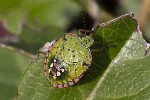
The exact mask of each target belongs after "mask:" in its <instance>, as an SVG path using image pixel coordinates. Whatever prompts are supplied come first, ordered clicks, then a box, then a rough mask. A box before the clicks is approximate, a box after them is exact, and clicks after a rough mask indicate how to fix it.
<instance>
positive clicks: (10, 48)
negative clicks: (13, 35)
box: [0, 43, 37, 59]
mask: <svg viewBox="0 0 150 100" xmlns="http://www.w3.org/2000/svg"><path fill="white" fill-rule="evenodd" d="M0 48H6V49H8V50H11V51H15V52H18V53H20V54H23V55H25V56H28V57H30V58H31V59H37V56H36V55H33V54H30V53H28V52H26V51H24V50H22V49H18V48H15V47H12V46H8V45H6V44H3V43H0Z"/></svg>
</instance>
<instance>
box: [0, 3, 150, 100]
mask: <svg viewBox="0 0 150 100" xmlns="http://www.w3.org/2000/svg"><path fill="white" fill-rule="evenodd" d="M149 6H150V1H149V0H134V1H133V0H132V1H131V0H13V1H12V0H1V2H0V99H2V100H9V99H12V98H13V97H16V95H17V83H18V81H19V78H20V76H21V75H22V74H23V72H24V71H25V69H26V68H27V65H28V64H29V62H30V61H31V60H32V59H34V58H35V56H34V55H36V54H37V51H38V49H39V48H40V47H42V46H43V45H44V44H45V43H46V42H48V41H49V42H50V41H52V40H54V39H57V38H59V37H60V36H61V35H62V34H64V33H68V32H78V30H79V29H88V30H90V29H91V28H92V27H93V26H97V25H98V24H100V23H102V22H105V21H108V20H111V19H113V18H115V17H117V16H120V15H123V14H126V13H130V12H134V14H135V18H137V19H138V21H139V24H140V28H141V30H142V32H143V35H144V38H145V39H146V41H147V42H150V28H149V27H150V8H149ZM82 11H83V12H82ZM8 45H9V46H8ZM22 50H23V51H22ZM27 52H29V53H30V54H29V53H27Z"/></svg>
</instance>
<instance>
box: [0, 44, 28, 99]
mask: <svg viewBox="0 0 150 100" xmlns="http://www.w3.org/2000/svg"><path fill="white" fill-rule="evenodd" d="M2 47H3V48H2ZM4 47H5V48H4ZM30 60H31V58H30V57H28V56H27V55H24V54H20V53H19V51H16V49H15V48H12V47H9V46H6V45H3V44H0V62H1V63H0V98H1V99H2V100H10V98H13V97H16V95H17V83H18V80H19V78H20V76H21V74H22V73H23V72H24V71H25V69H26V68H27V65H28V64H29V62H30Z"/></svg>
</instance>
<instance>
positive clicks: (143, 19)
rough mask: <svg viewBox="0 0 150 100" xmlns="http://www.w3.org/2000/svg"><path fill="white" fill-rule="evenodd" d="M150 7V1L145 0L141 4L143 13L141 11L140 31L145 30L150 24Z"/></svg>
mask: <svg viewBox="0 0 150 100" xmlns="http://www.w3.org/2000/svg"><path fill="white" fill-rule="evenodd" d="M149 6H150V0H143V2H142V4H141V11H140V29H141V30H142V31H144V30H145V27H146V25H147V22H148V15H149V11H150V9H149Z"/></svg>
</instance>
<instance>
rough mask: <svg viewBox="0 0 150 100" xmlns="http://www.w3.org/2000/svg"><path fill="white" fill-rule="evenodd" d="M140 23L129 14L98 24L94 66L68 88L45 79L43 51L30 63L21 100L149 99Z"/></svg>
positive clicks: (20, 89)
mask: <svg viewBox="0 0 150 100" xmlns="http://www.w3.org/2000/svg"><path fill="white" fill-rule="evenodd" d="M137 26H138V25H137V21H136V20H135V19H134V18H133V16H132V14H127V15H124V16H121V17H119V18H117V19H114V20H112V21H109V22H108V23H105V24H101V25H100V26H99V27H97V28H96V29H95V31H94V32H93V38H94V40H95V44H94V45H93V46H92V51H93V52H92V56H93V61H92V65H91V66H90V67H89V69H88V71H87V73H85V75H84V77H83V78H82V79H81V80H80V81H79V82H78V83H77V84H75V85H74V86H71V87H68V88H65V89H59V88H54V87H52V86H51V84H50V83H49V82H48V81H47V80H46V79H45V78H44V75H43V59H44V55H43V54H39V55H40V56H39V60H38V61H37V62H34V63H31V64H30V65H29V67H28V69H27V70H26V72H25V73H24V75H23V77H22V79H21V81H20V83H19V85H18V97H17V98H18V100H26V99H35V100H41V99H42V100H49V99H50V100H59V99H62V100H70V99H77V100H85V99H88V100H92V99H94V100H102V99H105V100H107V99H114V100H115V99H119V100H120V99H133V98H149V96H150V94H149V93H150V92H149V90H150V89H149V85H150V83H149V81H150V72H149V71H150V69H149V65H150V61H149V60H148V59H149V58H150V56H149V55H147V56H145V55H144V54H145V45H144V41H143V38H142V36H141V34H140V31H138V27H137ZM103 43H105V44H103ZM107 45H109V47H108V46H107ZM102 47H103V48H104V49H103V50H102V49H101V48H102Z"/></svg>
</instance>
